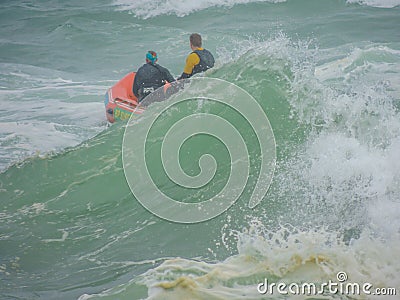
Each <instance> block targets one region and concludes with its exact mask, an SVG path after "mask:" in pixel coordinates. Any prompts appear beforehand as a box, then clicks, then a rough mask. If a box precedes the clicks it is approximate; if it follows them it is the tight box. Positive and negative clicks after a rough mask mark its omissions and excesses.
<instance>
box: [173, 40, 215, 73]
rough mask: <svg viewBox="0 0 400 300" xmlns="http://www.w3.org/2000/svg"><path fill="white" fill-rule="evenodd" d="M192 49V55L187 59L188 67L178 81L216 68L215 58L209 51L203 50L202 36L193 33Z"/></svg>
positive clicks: (186, 66)
mask: <svg viewBox="0 0 400 300" xmlns="http://www.w3.org/2000/svg"><path fill="white" fill-rule="evenodd" d="M189 40H190V48H191V49H192V50H193V52H192V53H190V54H189V55H188V57H187V58H186V65H185V68H184V69H183V73H182V75H181V76H180V77H179V78H178V79H185V78H189V77H191V76H193V75H194V74H197V73H201V72H204V71H207V70H208V69H210V68H212V67H214V62H215V60H214V56H213V55H212V54H211V52H210V51H208V50H207V49H204V48H202V39H201V36H200V34H197V33H193V34H191V35H190V39H189Z"/></svg>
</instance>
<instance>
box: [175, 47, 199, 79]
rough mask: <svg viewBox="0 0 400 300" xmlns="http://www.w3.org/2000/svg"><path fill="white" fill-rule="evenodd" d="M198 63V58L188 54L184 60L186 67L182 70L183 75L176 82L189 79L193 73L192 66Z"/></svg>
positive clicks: (195, 55) (193, 54) (194, 54)
mask: <svg viewBox="0 0 400 300" xmlns="http://www.w3.org/2000/svg"><path fill="white" fill-rule="evenodd" d="M199 63H200V57H199V56H198V55H197V54H196V53H190V54H189V56H188V57H187V58H186V65H185V67H184V68H183V73H182V75H181V76H180V77H179V78H178V80H180V79H185V78H189V77H190V76H191V75H192V73H193V68H194V66H195V65H197V64H199Z"/></svg>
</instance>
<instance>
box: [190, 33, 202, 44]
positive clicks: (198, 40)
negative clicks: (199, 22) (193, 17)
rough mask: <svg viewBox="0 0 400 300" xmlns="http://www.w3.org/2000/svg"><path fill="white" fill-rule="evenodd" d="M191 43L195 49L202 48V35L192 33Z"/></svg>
mask: <svg viewBox="0 0 400 300" xmlns="http://www.w3.org/2000/svg"><path fill="white" fill-rule="evenodd" d="M190 43H191V44H192V45H193V46H194V47H198V48H200V47H201V35H200V34H198V33H192V34H191V35H190Z"/></svg>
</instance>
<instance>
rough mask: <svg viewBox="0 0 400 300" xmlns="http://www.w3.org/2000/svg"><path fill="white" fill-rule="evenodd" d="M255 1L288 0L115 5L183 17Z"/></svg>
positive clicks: (161, 0)
mask: <svg viewBox="0 0 400 300" xmlns="http://www.w3.org/2000/svg"><path fill="white" fill-rule="evenodd" d="M255 2H269V3H280V2H286V0H201V1H196V0H191V1H179V0H167V1H165V0H155V1H151V2H149V1H145V0H115V1H114V5H116V6H118V9H119V10H129V11H132V13H133V14H134V15H136V16H137V17H141V18H144V19H147V18H152V17H156V16H160V15H173V14H174V15H177V16H179V17H183V16H186V15H189V14H191V13H193V12H196V11H199V10H204V9H207V8H210V7H216V6H217V7H221V6H223V7H232V6H234V5H236V4H246V3H255Z"/></svg>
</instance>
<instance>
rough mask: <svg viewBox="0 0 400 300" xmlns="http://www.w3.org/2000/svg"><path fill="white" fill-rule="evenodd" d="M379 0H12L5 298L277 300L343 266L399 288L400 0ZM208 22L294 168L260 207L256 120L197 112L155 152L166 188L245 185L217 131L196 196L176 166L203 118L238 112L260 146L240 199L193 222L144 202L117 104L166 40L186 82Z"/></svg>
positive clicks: (4, 152)
mask: <svg viewBox="0 0 400 300" xmlns="http://www.w3.org/2000/svg"><path fill="white" fill-rule="evenodd" d="M375 2H376V1H359V2H356V1H347V2H346V1H344V0H343V1H342V0H340V1H336V0H326V1H319V0H318V1H317V0H313V1H306V0H299V1H294V0H292V1H290V0H288V1H282V2H280V1H254V2H252V1H234V0H232V1H217V0H215V1H185V2H180V1H162V0H156V1H153V2H151V3H149V2H145V1H133V0H130V1H128V0H124V1H122V0H118V1H104V0H102V1H85V2H82V1H69V2H68V3H67V2H66V3H62V2H54V1H40V2H39V1H34V2H27V1H19V0H18V1H3V2H2V3H1V4H0V22H1V26H0V66H1V67H0V104H1V105H0V107H1V108H0V168H1V173H0V204H1V206H0V207H1V208H0V298H1V299H78V298H79V299H88V298H92V297H93V298H95V299H97V298H106V299H263V298H265V297H266V295H260V294H259V293H258V292H257V284H258V283H260V282H263V280H264V279H265V278H268V279H269V280H271V281H273V282H276V281H278V280H282V281H285V282H292V281H295V282H303V281H306V280H308V281H312V282H317V283H318V282H324V281H325V282H326V281H327V280H329V279H332V280H336V274H337V273H338V272H339V271H345V272H346V273H347V275H348V276H349V279H348V281H349V282H360V283H362V282H370V283H371V284H373V285H374V286H380V287H394V288H397V289H399V288H400V281H399V278H400V276H399V274H400V273H399V272H400V264H399V261H400V257H399V253H398V249H399V241H400V239H399V233H400V222H399V213H400V205H399V199H400V189H399V187H400V164H399V161H400V156H399V151H398V149H399V147H400V115H399V108H400V105H399V99H400V80H399V78H400V76H399V74H400V34H399V30H398V27H399V26H398V25H399V24H400V23H399V22H400V7H399V5H400V3H396V1H389V0H388V1H382V2H381V3H380V5H377V4H376V3H375ZM393 3H394V4H393ZM396 5H397V6H396ZM376 6H386V7H376ZM192 32H199V33H201V34H202V36H203V42H204V46H205V47H206V48H207V49H209V50H210V51H211V52H213V53H214V54H215V57H216V66H215V67H214V68H213V69H212V70H210V71H208V72H207V73H206V74H205V75H204V76H205V77H210V78H219V79H223V80H226V81H228V82H232V83H234V84H236V85H237V86H239V87H240V88H243V89H244V90H246V91H247V92H248V93H249V94H250V95H251V96H253V97H254V99H255V100H256V101H257V102H258V103H259V104H260V107H261V108H262V110H263V111H264V112H265V114H266V115H267V117H268V119H269V121H270V124H271V127H272V129H273V132H274V136H275V141H276V153H277V164H276V169H275V176H274V178H273V180H272V184H271V186H270V188H269V190H268V193H267V194H266V196H265V197H264V198H263V200H262V202H261V203H260V204H259V205H258V206H256V207H255V208H254V209H251V208H249V207H248V201H249V198H250V195H251V192H252V190H253V189H254V186H255V185H256V182H257V177H258V175H259V172H260V168H259V162H260V153H261V152H262V149H260V145H259V143H258V141H257V139H256V137H255V135H254V132H253V131H252V129H251V127H250V126H249V124H248V122H246V120H244V119H243V117H241V116H240V115H239V114H237V112H235V111H233V110H230V109H227V108H226V107H224V106H223V105H219V104H215V103H214V104H212V103H208V102H207V101H204V102H201V101H192V102H190V103H187V104H185V105H181V106H179V107H178V108H176V109H175V110H174V111H172V112H171V114H170V116H169V117H165V118H162V120H160V122H159V123H158V124H157V126H158V127H156V130H155V132H153V133H152V135H151V136H150V138H151V141H152V144H151V147H150V148H149V150H148V152H147V153H146V158H147V161H148V162H149V170H150V171H152V172H153V175H152V176H153V179H154V180H155V181H156V182H157V184H158V187H159V188H160V190H162V191H163V192H164V193H165V194H167V195H169V196H170V197H174V198H175V199H178V200H181V201H183V202H199V201H202V199H203V198H202V197H207V196H210V195H213V194H215V193H218V192H219V191H220V190H222V189H223V187H224V184H225V183H226V181H227V179H228V177H229V171H230V160H229V151H228V150H227V148H226V147H225V146H224V145H223V144H222V143H221V141H219V140H218V139H216V138H214V137H211V136H207V135H205V134H202V135H197V136H193V137H192V138H190V139H188V140H187V142H185V143H184V144H183V146H182V148H181V153H180V154H179V157H180V162H181V164H182V169H183V170H184V171H185V172H186V173H187V174H189V175H190V176H195V175H196V174H198V173H199V172H200V168H199V164H198V161H199V159H200V157H201V156H202V155H203V154H205V153H208V154H211V155H212V156H213V157H214V158H215V160H216V161H217V162H218V169H217V171H216V174H215V176H214V178H213V179H212V181H211V182H209V183H208V184H207V185H206V186H205V187H204V188H203V189H199V190H196V191H192V190H188V189H184V188H182V187H181V186H179V185H176V184H174V182H173V181H171V180H170V179H169V178H168V176H167V174H166V173H165V172H164V171H163V167H162V163H161V156H160V151H161V142H162V137H163V136H164V135H165V134H166V132H167V130H168V128H170V127H171V126H173V124H174V123H175V122H176V121H177V120H179V119H180V118H182V117H184V116H186V115H190V114H192V113H193V112H196V113H211V114H215V115H218V116H220V117H222V118H224V119H226V120H229V121H230V122H231V123H232V124H234V126H235V127H236V128H237V129H238V131H239V133H240V134H241V135H242V136H243V138H244V141H245V142H246V146H247V150H248V152H249V156H250V175H249V179H248V181H247V184H246V186H245V188H244V191H243V193H242V195H241V197H240V198H239V199H238V201H237V202H236V203H235V204H234V205H233V206H232V207H231V208H229V209H228V210H227V211H226V212H225V213H223V214H222V215H220V216H218V217H216V218H213V219H211V220H208V221H205V222H201V223H196V224H179V223H174V222H169V221H166V220H163V219H161V218H159V217H157V216H155V215H153V214H152V213H151V212H149V211H147V210H146V209H145V208H144V207H143V206H142V205H141V204H140V203H139V202H138V201H137V200H136V199H135V197H134V196H133V194H132V192H131V190H130V188H129V186H128V183H127V181H126V179H125V174H124V170H123V161H122V142H123V137H124V131H125V128H126V123H125V122H118V123H115V124H112V125H111V126H109V125H108V124H107V122H106V117H105V110H104V103H103V101H104V94H105V92H106V90H107V89H108V88H109V87H110V86H112V85H113V84H115V83H116V82H117V81H118V80H119V79H120V78H122V77H123V76H124V75H125V74H127V73H128V72H131V71H134V70H136V69H137V68H138V67H140V66H141V65H142V64H143V63H144V55H145V53H146V52H147V51H148V50H154V51H156V52H157V53H158V57H159V63H160V64H161V65H163V66H164V67H167V68H168V69H169V70H170V71H171V73H172V74H174V76H175V77H177V76H179V75H180V73H181V72H182V70H183V67H184V61H185V58H186V55H187V54H188V53H190V48H189V42H188V38H189V35H190V33H192ZM167 101H168V100H167ZM155 105H157V104H155ZM243 105H246V103H243ZM137 125H138V126H139V125H140V122H139V124H137ZM153 140H154V143H153ZM137 180H138V181H140V180H141V178H140V177H138V178H137ZM266 184H267V183H266ZM398 292H400V291H399V290H398ZM274 297H275V298H276V299H290V297H289V298H285V297H284V296H280V295H278V294H275V295H274ZM371 297H372V296H371ZM371 297H366V296H365V295H364V298H362V297H358V298H357V297H356V299H374V298H371ZM393 297H394V298H393V299H395V297H396V296H393ZM303 298H304V299H316V297H314V298H312V297H307V296H305V297H303ZM327 298H328V299H334V296H333V295H328V296H327ZM342 298H343V299H353V298H351V296H348V295H342ZM317 299H318V298H317Z"/></svg>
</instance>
